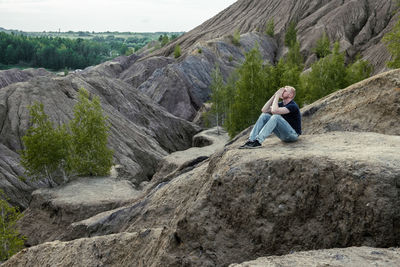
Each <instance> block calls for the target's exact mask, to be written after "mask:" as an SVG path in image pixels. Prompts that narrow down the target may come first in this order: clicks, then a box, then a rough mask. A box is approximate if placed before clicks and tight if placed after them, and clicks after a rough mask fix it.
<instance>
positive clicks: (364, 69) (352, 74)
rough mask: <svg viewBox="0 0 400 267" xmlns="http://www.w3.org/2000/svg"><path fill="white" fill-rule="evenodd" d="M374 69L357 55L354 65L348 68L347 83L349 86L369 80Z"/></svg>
mask: <svg viewBox="0 0 400 267" xmlns="http://www.w3.org/2000/svg"><path fill="white" fill-rule="evenodd" d="M373 69H374V67H373V66H372V65H371V64H370V63H369V62H368V61H366V60H362V59H361V58H360V56H359V55H357V57H356V60H355V61H354V63H352V64H350V65H348V66H347V68H346V77H345V80H346V83H347V86H348V85H351V84H354V83H357V82H359V81H362V80H364V79H367V78H368V77H370V76H371V73H372V71H373Z"/></svg>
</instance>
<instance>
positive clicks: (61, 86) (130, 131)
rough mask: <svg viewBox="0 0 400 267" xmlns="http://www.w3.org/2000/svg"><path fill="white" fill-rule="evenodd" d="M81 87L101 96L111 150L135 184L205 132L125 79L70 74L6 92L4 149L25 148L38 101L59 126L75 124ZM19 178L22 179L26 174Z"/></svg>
mask: <svg viewBox="0 0 400 267" xmlns="http://www.w3.org/2000/svg"><path fill="white" fill-rule="evenodd" d="M81 87H84V88H85V89H87V90H88V91H89V92H90V93H92V94H94V95H98V96H99V97H100V99H101V103H102V107H103V109H104V113H105V115H106V116H107V117H108V122H109V123H110V137H109V145H110V147H111V148H112V149H113V150H114V152H115V153H114V160H115V163H117V164H120V165H123V166H124V168H125V169H126V172H127V173H129V177H127V178H128V179H129V180H131V181H132V182H133V183H136V184H139V183H140V182H142V181H144V180H149V179H150V178H151V177H152V175H153V174H154V172H155V170H156V167H157V164H158V161H159V160H160V159H161V158H162V157H163V156H165V155H167V154H168V153H170V152H173V151H176V150H182V149H186V148H188V147H190V146H191V142H192V136H193V135H194V134H196V133H197V132H198V131H199V130H200V129H199V127H197V126H195V125H193V124H191V123H189V122H187V121H184V120H182V119H179V118H177V117H174V116H173V115H171V114H169V113H168V112H167V111H166V110H165V109H163V108H161V107H159V106H158V105H155V104H154V103H153V102H152V101H151V100H150V99H149V98H148V97H147V96H145V95H143V94H142V93H140V92H138V91H135V90H131V87H130V86H129V85H128V84H126V83H125V82H123V81H121V80H118V79H113V78H110V77H107V76H105V75H100V74H96V73H92V74H91V75H86V76H82V75H79V74H71V75H68V76H67V77H64V78H52V77H36V78H33V79H31V80H30V81H29V82H24V83H14V84H12V85H9V86H7V87H5V88H2V89H1V90H0V136H1V144H3V145H4V146H5V147H7V148H8V149H9V150H11V151H14V152H17V151H18V150H20V149H22V143H21V138H22V136H23V135H24V133H25V132H26V129H27V128H28V126H29V125H28V124H29V111H28V109H27V106H28V105H32V104H33V103H34V102H35V101H38V102H41V103H43V104H44V106H45V112H46V113H47V114H49V116H50V119H51V120H52V121H53V122H55V123H56V124H59V123H62V122H66V121H67V120H69V119H71V118H72V114H73V105H74V104H75V103H76V102H77V99H76V96H77V91H78V90H79V88H81ZM5 156H6V155H4V154H0V158H2V159H3V160H4V161H6V160H7V159H6V158H5ZM16 174H17V175H21V172H18V173H16ZM8 177H9V178H8V179H9V181H10V179H11V178H10V177H13V178H12V179H13V181H12V182H11V184H16V183H19V182H18V181H17V180H18V178H17V176H14V175H11V176H10V175H8ZM15 190H17V189H15ZM18 190H19V189H18ZM14 195H15V194H14ZM14 195H10V197H11V199H12V202H13V203H18V204H19V205H20V206H26V205H27V203H26V200H24V198H21V199H19V198H17V197H15V198H14ZM15 196H17V195H15ZM28 198H29V197H28Z"/></svg>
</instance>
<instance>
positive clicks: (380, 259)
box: [229, 247, 400, 267]
mask: <svg viewBox="0 0 400 267" xmlns="http://www.w3.org/2000/svg"><path fill="white" fill-rule="evenodd" d="M399 262H400V249H399V248H391V249H381V248H369V247H350V248H336V249H324V250H313V251H305V252H296V253H293V254H289V255H284V256H270V257H263V258H258V259H257V260H254V261H248V262H243V263H241V264H231V265H229V267H289V266H299V267H302V266H304V267H305V266H307V267H318V266H335V267H344V266H353V267H376V266H382V267H383V266H385V267H397V266H399Z"/></svg>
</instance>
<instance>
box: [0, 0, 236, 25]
mask: <svg viewBox="0 0 400 267" xmlns="http://www.w3.org/2000/svg"><path fill="white" fill-rule="evenodd" d="M234 2H235V0H219V1H213V0H203V1H199V0H147V1H146V0H114V1H105V0H97V1H96V0H69V1H65V0H12V1H11V0H0V27H3V28H8V29H19V30H25V31H43V30H47V31H54V30H58V29H59V28H61V30H62V31H68V30H74V31H78V30H88V31H107V30H110V31H188V30H191V29H192V28H194V27H196V26H198V25H200V24H201V23H202V22H204V21H205V20H207V19H209V18H211V17H212V16H214V15H216V14H217V13H218V12H220V11H222V10H223V9H225V8H227V7H228V6H230V5H231V4H233V3H234Z"/></svg>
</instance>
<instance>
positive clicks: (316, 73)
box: [302, 42, 347, 102]
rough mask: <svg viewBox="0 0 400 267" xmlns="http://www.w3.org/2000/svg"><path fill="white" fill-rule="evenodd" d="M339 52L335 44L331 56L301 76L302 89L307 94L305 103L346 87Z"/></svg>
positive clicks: (342, 56) (338, 47) (342, 59)
mask: <svg viewBox="0 0 400 267" xmlns="http://www.w3.org/2000/svg"><path fill="white" fill-rule="evenodd" d="M339 50H340V45H339V42H336V43H335V45H334V49H333V52H332V54H330V55H329V56H326V57H324V58H322V59H320V60H319V61H317V62H315V63H314V64H313V65H312V66H311V71H310V72H309V73H307V74H304V75H303V76H302V87H303V88H306V89H307V92H308V93H307V101H309V102H313V101H315V100H317V99H320V98H321V97H323V96H326V95H328V94H330V93H332V92H334V91H336V90H338V89H341V88H344V87H345V86H346V85H347V83H346V80H345V77H346V67H345V65H344V54H343V53H340V51H339Z"/></svg>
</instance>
